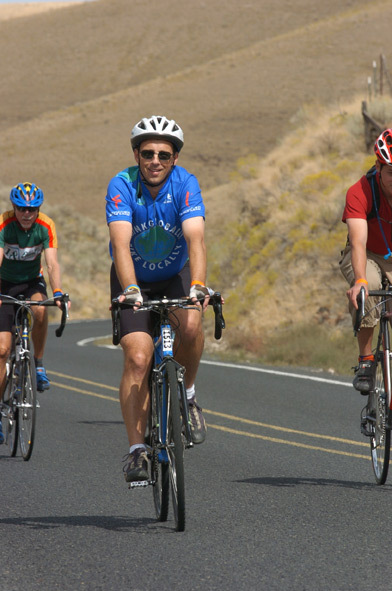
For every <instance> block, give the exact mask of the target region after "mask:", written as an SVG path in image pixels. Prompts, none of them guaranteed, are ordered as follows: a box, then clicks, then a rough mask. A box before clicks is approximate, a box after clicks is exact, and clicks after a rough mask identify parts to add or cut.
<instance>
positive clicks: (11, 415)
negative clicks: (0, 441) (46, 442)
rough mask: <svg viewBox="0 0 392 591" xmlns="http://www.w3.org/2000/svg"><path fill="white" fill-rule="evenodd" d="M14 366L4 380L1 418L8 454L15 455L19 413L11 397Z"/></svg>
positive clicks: (13, 384) (13, 383)
mask: <svg viewBox="0 0 392 591" xmlns="http://www.w3.org/2000/svg"><path fill="white" fill-rule="evenodd" d="M13 373H14V366H13V365H12V367H11V369H10V373H9V376H8V378H7V381H6V385H5V389H4V393H3V404H2V409H1V420H2V425H3V434H4V437H5V444H6V445H8V449H9V452H10V456H11V457H12V458H13V457H15V456H16V450H17V447H18V425H19V420H18V419H19V413H18V409H17V405H16V399H15V398H14V397H13V395H12V394H13V391H14V386H15V378H14V377H13Z"/></svg>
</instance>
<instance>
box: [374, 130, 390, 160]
mask: <svg viewBox="0 0 392 591" xmlns="http://www.w3.org/2000/svg"><path fill="white" fill-rule="evenodd" d="M374 152H375V154H376V156H377V160H378V161H379V162H381V164H388V166H392V129H386V130H385V131H383V132H382V134H381V135H379V136H378V138H377V139H376V143H375V144H374Z"/></svg>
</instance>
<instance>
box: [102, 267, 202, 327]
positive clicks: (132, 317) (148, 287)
mask: <svg viewBox="0 0 392 591" xmlns="http://www.w3.org/2000/svg"><path fill="white" fill-rule="evenodd" d="M138 285H139V287H140V291H141V292H142V296H143V299H144V300H152V299H154V298H155V299H158V298H163V297H167V298H181V297H184V296H185V297H186V296H188V295H189V291H190V289H191V271H190V268H189V262H187V263H185V265H184V267H183V268H182V269H181V271H180V272H179V273H178V275H175V276H174V277H172V278H171V279H167V280H165V281H157V282H155V283H144V282H143V281H140V282H139V283H138ZM110 291H111V298H112V299H114V298H117V297H118V296H119V295H120V294H122V293H123V289H122V287H121V285H120V282H119V280H118V277H117V274H116V269H115V267H114V264H113V265H112V268H111V270H110ZM120 318H121V319H120V338H122V337H124V336H125V335H127V334H129V333H132V332H146V333H148V334H149V335H151V336H152V335H153V332H154V322H156V320H157V315H156V314H155V313H154V312H135V311H134V310H132V308H129V309H124V310H121V316H120Z"/></svg>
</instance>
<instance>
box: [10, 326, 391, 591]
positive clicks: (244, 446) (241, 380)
mask: <svg viewBox="0 0 392 591" xmlns="http://www.w3.org/2000/svg"><path fill="white" fill-rule="evenodd" d="M109 332H110V325H109V323H108V322H107V321H96V322H85V323H74V324H73V323H69V324H68V325H67V327H66V329H65V332H64V335H63V337H62V338H61V339H56V338H55V337H54V327H51V331H50V337H49V341H48V346H47V352H46V365H47V368H48V372H49V376H50V378H51V380H52V387H51V390H50V391H49V392H48V393H43V394H41V395H40V396H39V401H40V409H39V411H38V423H37V434H36V443H35V447H34V451H33V455H32V458H31V460H30V461H29V462H24V461H23V460H22V459H21V457H20V456H19V455H18V457H16V458H9V456H8V449H7V448H6V447H5V446H1V447H0V475H1V476H0V494H1V509H0V553H1V554H0V556H1V561H0V565H1V574H0V590H1V591H21V590H22V589H23V590H26V591H38V590H39V591H54V590H61V591H68V590H72V591H74V590H88V591H90V590H91V591H95V590H103V591H108V590H112V589H113V590H116V591H123V590H124V591H125V590H127V591H129V590H131V591H139V590H146V589H155V588H156V589H160V590H162V591H166V590H167V591H169V590H170V591H175V590H180V589H181V590H183V589H186V590H187V591H188V590H189V591H193V590H203V591H204V590H207V591H209V590H218V589H219V590H221V589H224V590H229V591H231V590H236V591H238V590H240V591H242V590H245V589H246V590H253V589H262V590H264V589H268V590H269V591H272V590H279V591H286V590H290V591H314V590H315V589H317V590H333V591H340V590H342V591H343V590H345V591H346V590H351V589H353V590H354V589H355V591H365V590H373V589H378V590H379V591H380V590H381V591H384V590H387V589H388V590H389V589H390V588H391V582H390V578H391V577H390V576H391V574H392V568H391V567H390V566H389V549H390V547H391V543H392V533H391V528H390V517H389V512H390V507H391V505H392V489H391V485H390V484H388V481H387V484H386V485H385V486H383V487H377V486H376V485H375V483H374V479H373V473H372V468H371V463H370V459H369V458H370V454H369V449H368V443H367V441H366V440H365V439H364V438H363V437H362V436H361V434H360V432H359V415H360V410H361V407H362V405H363V399H362V397H361V396H360V395H359V394H358V393H356V392H355V391H354V390H353V389H352V388H351V387H349V384H348V381H346V382H345V380H344V379H343V380H341V379H334V378H333V377H332V376H323V375H321V374H308V375H306V374H305V373H304V372H300V371H299V372H295V371H293V370H292V369H291V370H287V371H286V370H284V369H281V370H279V371H277V370H275V369H273V370H272V371H271V372H270V371H268V369H267V368H261V367H258V368H255V367H247V366H242V367H241V366H235V365H219V364H218V365H217V364H215V363H210V362H207V363H206V362H205V363H203V364H202V365H201V367H200V371H199V376H198V382H197V388H198V398H199V402H200V403H201V404H202V406H203V407H204V409H205V416H206V419H207V421H208V437H207V440H206V442H205V443H204V444H203V445H201V446H198V447H196V448H194V449H192V450H189V451H187V452H186V454H185V467H186V474H185V476H186V504H187V522H186V530H185V532H184V533H178V532H176V531H175V530H174V521H173V517H172V513H170V515H169V520H168V521H167V522H166V523H157V522H156V520H155V517H154V508H153V501H152V491H151V490H150V489H145V490H142V489H137V490H134V491H130V490H128V488H127V485H126V484H125V482H124V480H123V476H122V461H121V460H122V456H123V455H124V454H125V453H126V452H127V441H126V436H125V429H124V427H123V425H122V419H121V413H120V406H119V403H118V399H117V385H118V382H119V379H120V375H121V366H122V354H121V351H119V350H112V349H107V348H98V347H96V346H94V345H93V344H92V343H91V342H89V341H87V342H85V343H84V345H83V346H81V345H82V344H81V343H80V341H81V340H82V339H88V338H91V337H94V336H102V335H106V334H108V333H109ZM78 343H79V344H78ZM290 373H291V374H292V375H289V374H290ZM324 378H325V379H324ZM390 482H391V483H392V472H391V475H390Z"/></svg>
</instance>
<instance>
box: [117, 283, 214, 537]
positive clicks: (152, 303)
mask: <svg viewBox="0 0 392 591" xmlns="http://www.w3.org/2000/svg"><path fill="white" fill-rule="evenodd" d="M222 303H223V301H222V297H221V295H220V294H219V293H217V292H216V293H214V294H213V295H212V296H211V297H210V300H209V304H210V305H212V306H213V310H214V313H215V338H216V339H220V338H221V336H222V329H223V328H224V327H225V321H224V318H223V315H222ZM129 306H133V304H126V303H119V302H118V299H115V300H113V302H112V317H113V343H114V344H118V343H119V342H120V329H119V315H120V312H121V309H122V308H125V307H129ZM180 308H181V309H193V310H199V311H200V307H199V306H195V304H194V303H193V302H192V300H191V299H189V298H180V299H167V298H162V299H153V300H148V301H145V302H143V304H141V306H140V309H139V310H138V311H137V312H136V313H138V314H143V311H150V312H151V311H152V312H154V313H155V314H156V317H157V322H156V325H155V329H154V335H153V340H154V361H153V364H152V369H151V372H150V411H149V419H148V425H147V431H146V444H147V455H148V458H149V463H150V474H151V478H150V480H146V481H141V482H131V483H130V484H129V487H130V488H135V487H146V486H149V485H152V490H153V497H154V505H155V512H156V517H157V519H158V520H159V521H166V520H167V518H168V511H169V492H170V491H171V497H172V504H173V511H174V520H175V524H176V530H177V531H184V529H185V477H184V449H189V448H192V447H193V443H192V436H191V421H190V418H189V410H188V400H187V396H186V389H185V381H184V374H185V368H184V367H183V366H182V365H180V364H179V363H177V361H176V360H175V359H174V346H175V345H174V338H175V331H176V329H177V328H178V327H179V321H178V319H177V317H176V314H175V311H176V310H177V309H180ZM200 313H201V311H200Z"/></svg>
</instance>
